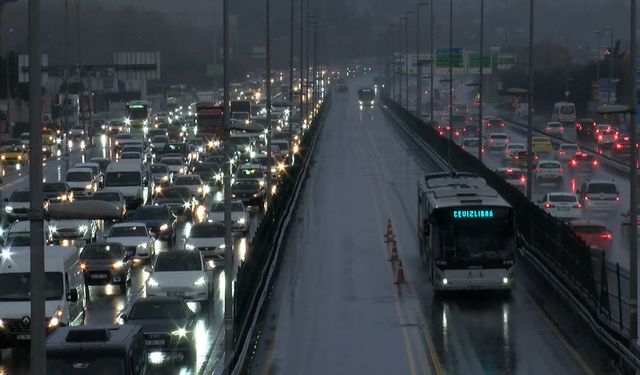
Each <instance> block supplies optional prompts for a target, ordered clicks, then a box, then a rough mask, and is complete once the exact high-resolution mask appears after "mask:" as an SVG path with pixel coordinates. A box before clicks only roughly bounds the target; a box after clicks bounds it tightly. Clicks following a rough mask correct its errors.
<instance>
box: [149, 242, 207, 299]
mask: <svg viewBox="0 0 640 375" xmlns="http://www.w3.org/2000/svg"><path fill="white" fill-rule="evenodd" d="M211 291H212V287H211V280H210V278H209V275H208V273H207V269H206V267H205V265H204V262H203V261H202V256H201V255H200V254H199V253H198V252H196V251H189V250H172V251H165V252H162V253H160V254H158V257H157V258H156V261H155V263H154V265H153V271H152V272H151V275H149V278H148V279H147V282H146V292H147V297H153V296H169V297H181V298H184V299H185V300H186V301H192V302H200V303H205V304H206V303H207V302H208V301H209V300H210V299H211V297H210V293H211Z"/></svg>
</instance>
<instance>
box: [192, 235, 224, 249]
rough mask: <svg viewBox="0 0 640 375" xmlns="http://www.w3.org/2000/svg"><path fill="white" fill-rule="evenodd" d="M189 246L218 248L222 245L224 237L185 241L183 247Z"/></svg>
mask: <svg viewBox="0 0 640 375" xmlns="http://www.w3.org/2000/svg"><path fill="white" fill-rule="evenodd" d="M186 244H190V245H193V246H195V247H213V246H215V247H218V246H220V245H224V237H211V238H189V239H187V240H186V241H185V245H186Z"/></svg>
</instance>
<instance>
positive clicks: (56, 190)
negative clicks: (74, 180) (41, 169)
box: [42, 182, 73, 203]
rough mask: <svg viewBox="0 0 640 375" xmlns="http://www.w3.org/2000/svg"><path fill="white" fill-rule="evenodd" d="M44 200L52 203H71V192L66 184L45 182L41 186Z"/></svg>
mask: <svg viewBox="0 0 640 375" xmlns="http://www.w3.org/2000/svg"><path fill="white" fill-rule="evenodd" d="M42 190H43V193H44V199H45V200H48V201H49V202H52V203H63V202H71V201H72V200H73V192H72V191H71V188H70V187H69V185H67V183H66V182H45V183H44V184H42Z"/></svg>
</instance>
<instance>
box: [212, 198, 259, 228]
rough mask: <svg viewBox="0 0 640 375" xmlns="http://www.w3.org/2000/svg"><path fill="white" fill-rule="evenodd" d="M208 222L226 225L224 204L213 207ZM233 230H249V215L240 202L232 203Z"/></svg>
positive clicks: (216, 203)
mask: <svg viewBox="0 0 640 375" xmlns="http://www.w3.org/2000/svg"><path fill="white" fill-rule="evenodd" d="M207 221H208V222H210V223H223V224H224V202H214V203H213V204H212V205H211V209H210V210H209V214H208V215H207ZM231 229H232V230H234V231H240V232H247V231H248V230H249V213H248V212H247V210H246V208H245V207H244V204H242V201H240V200H232V201H231Z"/></svg>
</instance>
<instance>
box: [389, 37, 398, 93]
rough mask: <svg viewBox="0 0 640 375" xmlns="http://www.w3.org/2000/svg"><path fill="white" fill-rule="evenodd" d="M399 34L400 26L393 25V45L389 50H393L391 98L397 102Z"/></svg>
mask: <svg viewBox="0 0 640 375" xmlns="http://www.w3.org/2000/svg"><path fill="white" fill-rule="evenodd" d="M397 33H398V25H397V24H393V25H391V36H390V40H391V45H390V46H389V49H390V50H391V69H392V70H391V74H392V77H391V97H392V98H393V100H397V98H396V47H395V46H397V44H396V43H395V42H396V34H397Z"/></svg>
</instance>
